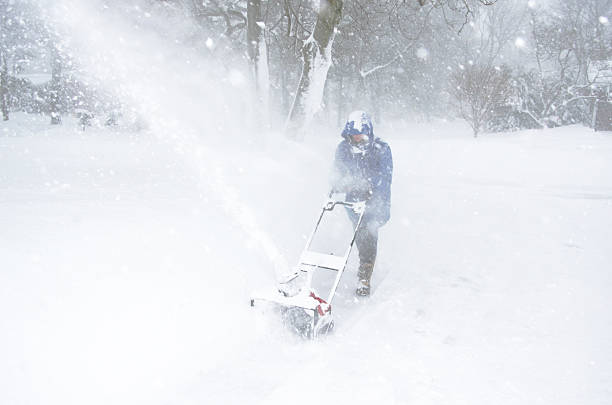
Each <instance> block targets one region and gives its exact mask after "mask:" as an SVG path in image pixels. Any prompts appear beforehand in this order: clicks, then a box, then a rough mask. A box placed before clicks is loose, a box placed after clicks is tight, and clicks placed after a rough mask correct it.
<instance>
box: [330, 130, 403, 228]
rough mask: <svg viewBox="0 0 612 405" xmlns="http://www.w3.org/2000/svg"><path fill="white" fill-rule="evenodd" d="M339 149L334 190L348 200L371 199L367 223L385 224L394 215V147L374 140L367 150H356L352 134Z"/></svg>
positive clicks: (335, 165) (345, 136)
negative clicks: (352, 143) (343, 194)
mask: <svg viewBox="0 0 612 405" xmlns="http://www.w3.org/2000/svg"><path fill="white" fill-rule="evenodd" d="M343 137H344V140H343V141H342V142H340V144H339V145H338V147H337V148H336V157H335V160H334V171H333V174H332V181H331V183H332V188H333V190H334V191H337V192H344V193H346V199H347V201H363V200H367V204H366V206H367V208H366V213H365V216H364V221H365V222H366V223H368V222H370V221H372V220H374V221H376V222H378V223H379V224H380V225H383V224H385V223H386V222H387V221H388V220H389V217H390V216H391V212H390V211H391V178H392V175H393V158H392V156H391V148H390V147H389V145H388V144H387V143H386V142H384V141H382V140H381V139H380V138H374V137H373V136H372V137H371V138H374V139H373V140H370V141H369V143H368V145H367V147H366V149H365V150H364V151H358V150H356V149H355V148H354V147H353V146H352V145H351V143H350V142H349V139H348V138H349V137H348V135H343Z"/></svg>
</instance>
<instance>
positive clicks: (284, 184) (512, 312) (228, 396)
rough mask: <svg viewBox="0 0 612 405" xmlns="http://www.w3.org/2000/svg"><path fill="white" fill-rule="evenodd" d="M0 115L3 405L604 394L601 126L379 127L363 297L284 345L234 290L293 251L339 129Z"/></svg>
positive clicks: (282, 335)
mask: <svg viewBox="0 0 612 405" xmlns="http://www.w3.org/2000/svg"><path fill="white" fill-rule="evenodd" d="M76 127H77V126H76V123H75V122H73V121H71V120H69V119H65V121H64V124H63V125H62V126H58V127H51V126H49V125H48V119H47V118H42V117H34V116H26V115H19V114H14V115H13V116H12V119H11V121H9V122H6V123H0V403H1V404H7V405H9V404H11V405H12V404H19V405H21V404H58V405H59V404H62V405H72V404H75V405H77V404H78V405H82V404H88V405H95V404H100V405H102V404H104V405H107V404H117V405H122V404H126V405H127V404H129V405H135V404H147V405H154V404H221V403H223V404H281V403H291V404H312V403H314V402H324V403H336V404H342V403H351V404H361V403H363V404H366V403H368V404H371V403H373V401H376V403H380V404H453V405H455V404H469V405H475V404H482V405H490V404H497V405H500V404H504V405H505V404H517V405H518V404H521V405H524V404H547V405H548V404H555V405H562V404H567V405H575V404H589V405H604V404H609V403H610V402H611V401H612V345H611V344H610V342H611V341H612V317H611V316H610V306H611V304H612V298H611V295H610V291H611V290H612V273H611V272H610V269H611V268H612V267H611V264H612V249H611V247H612V245H611V243H612V242H611V241H612V134H610V133H594V132H592V131H591V130H589V129H586V128H583V127H580V126H576V127H566V128H560V129H554V130H543V131H527V132H517V133H510V134H504V135H484V136H482V137H481V138H478V139H474V138H473V137H471V136H470V132H469V130H468V129H467V127H465V126H464V125H461V124H459V123H457V122H454V123H442V124H431V125H425V124H422V125H416V124H415V125H407V124H404V125H400V124H397V125H396V126H391V125H388V126H386V127H384V128H380V129H378V131H377V134H378V135H379V136H381V137H383V138H384V139H385V140H387V141H388V142H389V143H390V145H391V147H392V150H393V154H394V160H395V173H394V182H393V187H392V193H393V195H392V218H391V221H390V222H389V224H387V225H386V226H385V227H384V228H383V229H382V230H381V235H380V251H379V260H378V263H377V267H376V270H375V272H374V278H373V288H374V291H373V295H372V296H371V297H370V298H369V299H362V300H356V299H355V298H354V296H353V291H354V288H355V282H356V280H355V279H356V271H355V268H354V265H355V260H354V259H355V258H352V260H351V265H352V267H351V268H350V269H349V270H348V272H347V273H346V274H345V277H344V279H343V281H342V284H341V286H340V290H339V294H338V296H337V302H336V303H335V305H334V311H335V316H336V324H337V325H336V330H335V332H334V334H332V335H331V336H329V337H327V338H325V339H321V340H319V341H316V342H308V341H302V340H300V339H299V338H296V337H295V336H293V335H292V334H291V333H288V332H287V331H285V330H283V329H282V328H280V327H279V326H278V325H276V324H274V323H272V322H269V323H268V324H266V323H264V324H262V323H261V320H262V319H261V317H258V316H255V315H254V311H253V310H252V309H251V308H250V307H249V305H248V298H249V295H250V294H251V293H252V292H253V291H255V290H257V289H260V288H265V287H269V286H270V285H272V283H273V282H274V277H275V269H277V270H278V269H282V268H283V267H284V266H285V263H288V264H289V265H292V264H294V263H295V261H296V260H297V258H298V255H299V252H300V250H301V249H302V247H303V244H304V241H305V240H304V239H305V237H306V235H307V234H308V233H309V232H310V230H311V227H312V226H313V225H314V220H315V217H316V215H317V213H318V210H319V206H320V205H321V203H322V202H323V200H324V197H325V193H326V191H327V187H328V185H327V176H328V172H329V169H330V164H331V160H332V157H333V152H334V147H335V145H336V143H337V142H338V141H339V140H340V137H339V130H338V129H337V128H330V129H329V132H328V133H327V134H324V135H323V134H320V135H319V136H318V137H316V139H315V138H313V139H310V140H309V141H308V142H305V143H301V144H300V143H293V142H289V141H286V140H283V138H282V137H281V136H280V135H277V134H268V135H267V137H266V138H265V139H266V142H245V141H240V140H234V141H230V140H228V141H219V142H217V143H216V144H214V145H211V144H207V143H202V144H201V145H200V144H199V143H198V141H197V140H196V141H190V142H191V143H190V144H189V147H188V148H186V147H185V145H184V144H182V143H181V142H175V141H169V140H167V139H164V138H163V137H159V136H154V135H153V134H150V133H146V132H141V133H137V134H136V133H131V132H125V131H123V132H122V131H110V130H107V129H95V128H93V129H88V130H87V131H85V132H81V131H78V130H77V129H76Z"/></svg>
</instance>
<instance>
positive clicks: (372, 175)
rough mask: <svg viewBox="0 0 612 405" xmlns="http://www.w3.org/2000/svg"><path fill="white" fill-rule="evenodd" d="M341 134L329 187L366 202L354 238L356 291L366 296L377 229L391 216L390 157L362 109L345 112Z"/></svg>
mask: <svg viewBox="0 0 612 405" xmlns="http://www.w3.org/2000/svg"><path fill="white" fill-rule="evenodd" d="M342 137H343V138H344V139H343V140H342V142H340V144H339V145H338V147H337V149H336V156H335V160H334V170H333V172H332V178H331V183H332V190H333V192H337V193H346V201H354V202H356V201H366V210H365V213H364V215H363V219H362V221H361V224H360V226H359V229H358V230H357V235H356V238H355V243H356V245H357V250H358V251H359V271H358V278H359V283H358V287H357V290H356V294H357V295H360V296H368V295H370V280H371V279H372V272H373V270H374V262H375V261H376V252H377V247H378V228H380V227H381V226H382V225H384V224H385V223H386V222H387V221H388V220H389V217H390V215H391V214H390V208H391V178H392V174H393V159H392V157H391V148H390V147H389V145H388V144H387V143H386V142H384V141H382V140H381V139H380V138H376V137H374V127H373V125H372V120H371V119H370V117H369V116H368V114H367V113H365V112H364V111H354V112H352V113H351V114H350V115H349V118H348V120H347V121H346V125H345V126H344V130H343V131H342ZM347 212H348V215H349V217H350V219H351V221H352V222H353V225H354V226H356V225H357V221H358V216H357V214H356V213H355V212H354V211H352V210H347Z"/></svg>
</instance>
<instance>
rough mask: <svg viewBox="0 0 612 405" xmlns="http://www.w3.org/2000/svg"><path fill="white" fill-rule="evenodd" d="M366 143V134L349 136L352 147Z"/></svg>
mask: <svg viewBox="0 0 612 405" xmlns="http://www.w3.org/2000/svg"><path fill="white" fill-rule="evenodd" d="M367 141H368V135H367V134H356V135H351V143H352V144H354V145H359V144H360V143H366V142H367Z"/></svg>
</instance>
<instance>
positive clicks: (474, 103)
mask: <svg viewBox="0 0 612 405" xmlns="http://www.w3.org/2000/svg"><path fill="white" fill-rule="evenodd" d="M511 78H512V76H511V74H510V70H509V69H508V68H507V67H505V66H501V67H496V66H488V65H468V66H465V67H464V68H463V69H462V70H459V71H458V72H456V73H455V74H454V75H453V77H452V85H453V87H452V89H451V92H452V94H453V95H454V96H455V98H456V99H457V101H458V103H459V111H460V114H461V116H462V117H463V118H464V119H465V120H466V121H468V123H469V124H470V126H471V127H472V130H473V132H474V137H477V136H478V134H479V133H480V131H481V130H482V129H483V127H484V124H485V122H486V120H487V119H488V118H489V117H490V116H491V114H492V113H493V110H494V108H495V107H496V106H500V105H503V104H505V103H506V102H507V101H508V99H509V97H510V96H511V94H512V86H511V85H510V81H511Z"/></svg>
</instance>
